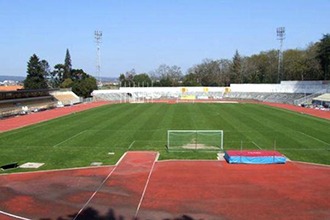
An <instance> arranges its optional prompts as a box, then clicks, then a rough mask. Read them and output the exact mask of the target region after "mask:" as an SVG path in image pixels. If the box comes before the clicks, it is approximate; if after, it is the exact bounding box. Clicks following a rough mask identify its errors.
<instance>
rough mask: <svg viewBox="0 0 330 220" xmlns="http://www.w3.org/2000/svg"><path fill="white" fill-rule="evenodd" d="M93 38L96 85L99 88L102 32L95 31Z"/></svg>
mask: <svg viewBox="0 0 330 220" xmlns="http://www.w3.org/2000/svg"><path fill="white" fill-rule="evenodd" d="M94 36H95V42H96V75H97V78H98V81H99V82H98V85H99V86H101V85H102V82H101V77H100V72H101V52H100V44H101V43H102V31H95V32H94Z"/></svg>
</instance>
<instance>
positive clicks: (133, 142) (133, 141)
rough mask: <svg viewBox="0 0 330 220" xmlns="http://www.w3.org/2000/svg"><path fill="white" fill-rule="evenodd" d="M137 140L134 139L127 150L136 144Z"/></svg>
mask: <svg viewBox="0 0 330 220" xmlns="http://www.w3.org/2000/svg"><path fill="white" fill-rule="evenodd" d="M134 143H135V141H133V142H132V143H131V144H130V145H129V146H128V148H127V150H129V149H131V147H132V146H133V145H134Z"/></svg>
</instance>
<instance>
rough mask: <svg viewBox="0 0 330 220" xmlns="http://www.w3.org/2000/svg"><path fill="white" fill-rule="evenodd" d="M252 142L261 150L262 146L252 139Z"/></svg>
mask: <svg viewBox="0 0 330 220" xmlns="http://www.w3.org/2000/svg"><path fill="white" fill-rule="evenodd" d="M252 144H254V145H255V146H257V147H258V148H259V149H260V150H262V148H261V147H260V146H259V145H258V144H257V143H256V142H254V141H252Z"/></svg>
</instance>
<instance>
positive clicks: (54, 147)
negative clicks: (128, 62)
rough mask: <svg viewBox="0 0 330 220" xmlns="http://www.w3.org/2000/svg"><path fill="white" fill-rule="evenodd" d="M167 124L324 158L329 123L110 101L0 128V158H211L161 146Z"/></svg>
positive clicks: (85, 162)
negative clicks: (149, 154) (141, 154)
mask: <svg viewBox="0 0 330 220" xmlns="http://www.w3.org/2000/svg"><path fill="white" fill-rule="evenodd" d="M168 130H223V131H224V150H229V149H236V150H238V149H262V150H266V149H267V150H273V149H274V148H276V150H278V151H279V152H281V153H282V154H284V155H285V156H287V157H288V158H289V159H291V160H297V161H305V162H314V163H321V164H330V160H329V158H330V135H329V134H330V121H328V120H324V119H319V118H315V117H312V116H308V115H304V114H300V113H295V112H291V111H287V110H283V109H278V108H273V107H270V106H265V105H260V104H248V103H238V104H218V103H214V104H197V103H195V104H193V103H189V104H188V103H185V104H163V103H162V104H147V103H145V104H114V105H105V106H102V107H98V108H94V109H90V110H86V111H83V112H79V113H74V114H71V115H68V116H64V117H61V118H57V119H54V120H51V121H46V122H42V123H39V124H36V125H32V126H28V127H24V128H20V129H17V130H13V131H9V132H4V133H0V152H1V153H0V155H1V156H0V158H1V159H0V160H1V164H5V163H11V162H18V163H19V164H23V163H25V162H38V163H45V165H44V166H42V167H41V168H40V169H59V168H72V167H84V166H90V164H91V163H93V162H101V163H103V165H107V164H109V165H110V164H115V163H116V162H117V161H118V160H119V158H120V157H121V156H122V155H123V153H125V152H126V151H144V150H152V151H158V152H160V159H161V160H167V159H214V160H215V159H216V158H217V154H216V152H207V151H206V152H205V151H199V150H190V151H187V152H168V151H167V148H166V144H167V131H168Z"/></svg>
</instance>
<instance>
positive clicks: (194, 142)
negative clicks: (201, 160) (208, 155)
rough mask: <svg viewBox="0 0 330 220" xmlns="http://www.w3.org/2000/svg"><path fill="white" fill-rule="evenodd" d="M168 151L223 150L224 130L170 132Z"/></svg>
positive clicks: (168, 132) (168, 134) (168, 133)
mask: <svg viewBox="0 0 330 220" xmlns="http://www.w3.org/2000/svg"><path fill="white" fill-rule="evenodd" d="M167 150H168V151H191V150H199V151H203V150H204V151H219V150H223V130H168V131H167Z"/></svg>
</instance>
